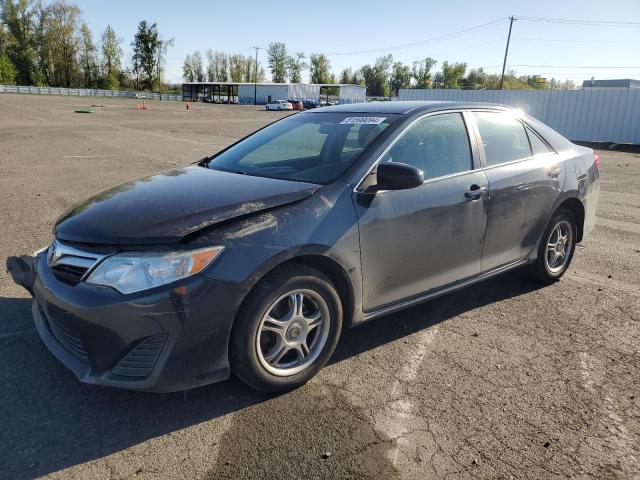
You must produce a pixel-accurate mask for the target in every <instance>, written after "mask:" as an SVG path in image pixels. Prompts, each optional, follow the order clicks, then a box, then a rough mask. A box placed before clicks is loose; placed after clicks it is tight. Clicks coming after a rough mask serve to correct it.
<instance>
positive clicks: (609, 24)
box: [517, 17, 640, 28]
mask: <svg viewBox="0 0 640 480" xmlns="http://www.w3.org/2000/svg"><path fill="white" fill-rule="evenodd" d="M517 19H518V20H524V21H527V22H544V23H563V24H569V25H586V26H591V25H598V26H600V27H632V28H638V27H640V22H618V21H608V20H575V19H570V18H547V17H517Z"/></svg>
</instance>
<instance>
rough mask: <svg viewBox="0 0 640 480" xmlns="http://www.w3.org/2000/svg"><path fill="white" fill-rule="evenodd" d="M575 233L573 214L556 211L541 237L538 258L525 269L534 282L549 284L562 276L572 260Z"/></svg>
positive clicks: (566, 211) (565, 211)
mask: <svg viewBox="0 0 640 480" xmlns="http://www.w3.org/2000/svg"><path fill="white" fill-rule="evenodd" d="M576 232H577V228H576V221H575V218H574V216H573V214H572V213H571V212H570V211H569V210H564V209H563V210H558V211H557V212H556V213H555V214H554V216H553V218H552V219H551V222H549V226H548V227H547V230H546V231H545V233H544V235H543V237H542V241H541V242H540V246H539V248H538V258H537V259H536V261H535V262H533V263H532V264H530V265H529V266H528V267H527V268H528V273H529V275H530V276H531V277H532V278H533V279H534V280H537V281H539V282H542V283H546V284H551V283H553V282H555V281H557V280H558V279H559V278H560V277H562V275H564V273H565V272H566V271H567V269H568V268H569V265H570V264H571V260H572V259H573V253H574V251H575V248H576Z"/></svg>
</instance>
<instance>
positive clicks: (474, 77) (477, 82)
mask: <svg viewBox="0 0 640 480" xmlns="http://www.w3.org/2000/svg"><path fill="white" fill-rule="evenodd" d="M487 81H488V75H487V74H486V73H485V71H484V70H483V69H482V68H477V69H474V68H472V69H471V70H469V73H468V74H467V76H466V78H465V79H464V85H465V87H466V88H469V89H472V90H480V89H484V88H487Z"/></svg>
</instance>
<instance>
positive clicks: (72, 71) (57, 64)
mask: <svg viewBox="0 0 640 480" xmlns="http://www.w3.org/2000/svg"><path fill="white" fill-rule="evenodd" d="M45 12H46V13H47V22H46V24H45V25H46V26H45V36H44V38H45V39H46V41H47V42H48V44H49V45H48V46H49V49H50V51H51V58H52V62H51V67H52V75H51V76H50V77H51V78H53V82H54V85H55V86H63V87H66V88H69V87H72V86H73V84H74V81H75V79H76V78H77V76H78V63H77V57H78V46H79V44H80V38H79V35H78V30H79V29H78V20H79V18H80V9H79V8H78V6H77V5H74V4H71V3H67V2H65V1H64V0H58V1H55V2H53V3H51V4H49V5H48V6H47V7H45Z"/></svg>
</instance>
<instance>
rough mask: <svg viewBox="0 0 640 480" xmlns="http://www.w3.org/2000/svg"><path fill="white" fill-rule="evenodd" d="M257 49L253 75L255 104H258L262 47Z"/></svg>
mask: <svg viewBox="0 0 640 480" xmlns="http://www.w3.org/2000/svg"><path fill="white" fill-rule="evenodd" d="M253 48H255V49H256V64H255V65H254V74H253V104H254V105H257V104H258V50H260V47H253Z"/></svg>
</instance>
